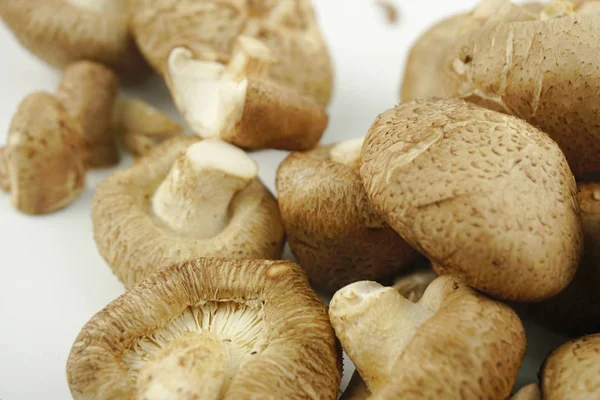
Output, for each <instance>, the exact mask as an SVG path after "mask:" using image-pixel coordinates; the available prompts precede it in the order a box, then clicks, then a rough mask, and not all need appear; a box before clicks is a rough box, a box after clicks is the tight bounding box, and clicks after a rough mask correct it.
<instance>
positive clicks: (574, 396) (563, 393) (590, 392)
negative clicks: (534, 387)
mask: <svg viewBox="0 0 600 400" xmlns="http://www.w3.org/2000/svg"><path fill="white" fill-rule="evenodd" d="M540 375H541V384H540V386H541V389H542V395H543V398H544V400H563V399H569V400H591V399H598V398H600V334H595V335H589V336H584V337H582V338H579V339H576V340H572V341H569V342H567V343H565V344H563V345H561V346H559V347H558V348H557V349H556V350H554V351H553V352H552V354H550V356H548V358H547V359H546V361H545V362H544V365H543V366H542V369H541V371H540Z"/></svg>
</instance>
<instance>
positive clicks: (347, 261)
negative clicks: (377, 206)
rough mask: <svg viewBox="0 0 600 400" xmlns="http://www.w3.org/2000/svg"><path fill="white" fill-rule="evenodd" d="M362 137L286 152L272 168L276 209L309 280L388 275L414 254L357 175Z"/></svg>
mask: <svg viewBox="0 0 600 400" xmlns="http://www.w3.org/2000/svg"><path fill="white" fill-rule="evenodd" d="M361 145H362V138H360V139H353V140H350V141H347V142H342V143H339V144H337V145H333V146H326V147H320V148H317V149H315V150H313V151H309V152H306V153H292V154H291V155H289V156H288V157H287V158H286V159H285V160H284V161H283V163H281V165H280V166H279V168H278V170H277V180H276V185H277V195H278V202H279V209H280V210H281V216H282V218H283V223H284V225H285V228H286V232H287V235H288V242H289V244H290V247H291V250H292V252H293V253H294V255H295V256H296V259H297V260H298V262H299V263H300V265H302V266H303V267H304V268H305V269H306V271H307V273H308V277H309V278H310V279H311V281H312V282H313V284H315V285H316V286H319V287H322V288H324V289H327V290H332V291H333V290H337V289H339V288H340V287H342V286H344V285H347V284H349V283H352V282H356V281H359V280H364V279H373V280H375V279H382V278H390V277H393V276H394V275H396V274H397V273H398V271H400V270H402V269H404V268H406V267H408V266H409V265H410V264H411V263H412V262H413V261H415V260H416V258H417V257H418V254H417V253H416V251H414V250H413V249H412V248H411V247H410V246H409V245H408V244H407V243H406V242H405V241H404V240H403V239H402V238H401V237H400V236H399V235H398V234H397V233H396V232H395V231H394V230H392V229H391V228H390V227H389V226H387V225H386V224H385V223H384V221H383V220H382V219H381V218H380V217H379V216H378V215H377V214H376V213H375V211H374V209H373V207H372V206H371V204H370V202H369V200H368V198H367V195H366V193H365V190H364V188H363V186H362V183H361V181H360V176H359V175H358V170H357V166H358V163H359V159H360V157H359V156H360V149H361Z"/></svg>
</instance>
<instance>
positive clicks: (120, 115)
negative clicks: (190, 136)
mask: <svg viewBox="0 0 600 400" xmlns="http://www.w3.org/2000/svg"><path fill="white" fill-rule="evenodd" d="M112 127H113V129H114V130H115V131H116V135H117V136H119V137H120V138H121V140H122V141H123V144H124V145H125V148H127V150H128V151H130V152H131V153H132V154H133V155H135V156H143V155H146V154H148V153H149V152H150V150H152V149H153V148H154V147H156V146H157V145H159V144H160V143H162V142H164V141H165V140H167V139H169V138H172V137H174V136H178V135H180V134H181V133H183V127H182V126H181V125H179V124H178V123H177V122H175V121H173V120H172V119H171V118H169V117H168V116H167V115H165V114H164V113H162V112H161V111H160V110H158V109H156V108H154V107H152V106H150V105H149V104H148V103H146V102H144V101H142V100H140V99H134V98H123V97H122V98H120V99H119V101H118V103H117V106H116V107H115V109H114V113H113V122H112Z"/></svg>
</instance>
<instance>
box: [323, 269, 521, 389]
mask: <svg viewBox="0 0 600 400" xmlns="http://www.w3.org/2000/svg"><path fill="white" fill-rule="evenodd" d="M329 317H330V319H331V324H332V325H333V328H334V330H335V333H336V335H337V336H338V338H339V339H340V341H341V343H342V346H343V347H344V350H345V351H346V353H347V354H348V356H349V357H350V358H351V359H352V361H353V362H354V364H355V365H356V368H357V370H358V371H359V372H360V374H361V376H362V377H363V379H364V380H365V382H366V383H367V385H368V387H369V389H370V390H371V391H372V392H373V395H372V397H371V398H373V399H402V398H440V399H454V398H506V397H508V395H509V394H510V391H511V389H512V387H513V384H514V382H515V380H516V377H517V372H518V370H519V367H520V365H521V361H522V359H523V355H524V353H525V332H524V330H523V325H522V324H521V321H520V320H519V318H518V316H517V315H516V313H515V312H514V311H513V310H512V309H510V308H509V307H508V306H506V305H504V304H502V303H499V302H496V301H493V300H490V299H488V298H486V297H484V296H483V295H481V294H479V293H477V292H476V291H474V290H473V289H471V288H469V287H468V286H467V285H465V284H463V283H462V282H460V281H459V280H457V279H455V278H452V277H446V276H442V277H439V278H437V279H436V280H435V281H433V282H432V283H431V285H429V287H428V288H427V290H426V291H425V294H424V295H423V297H422V298H421V299H420V300H419V301H418V302H417V303H412V302H410V301H408V300H406V299H405V298H403V297H402V296H401V295H400V294H399V293H398V292H397V291H396V290H395V289H393V288H384V287H382V286H380V285H378V284H376V283H374V282H356V283H353V284H351V285H348V286H346V287H345V288H343V289H341V290H339V291H338V292H337V293H336V294H335V295H334V296H333V298H332V299H331V303H330V305H329ZM424 382H426V384H424Z"/></svg>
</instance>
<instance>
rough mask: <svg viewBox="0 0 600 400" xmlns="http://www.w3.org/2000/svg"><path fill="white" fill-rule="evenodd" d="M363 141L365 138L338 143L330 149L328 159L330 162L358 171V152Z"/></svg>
mask: <svg viewBox="0 0 600 400" xmlns="http://www.w3.org/2000/svg"><path fill="white" fill-rule="evenodd" d="M364 141H365V138H364V137H361V138H356V139H350V140H345V141H343V142H340V143H338V144H336V145H335V146H333V147H332V148H331V150H330V152H329V158H330V159H331V161H334V162H336V163H340V164H344V165H347V166H349V167H351V168H354V169H356V170H358V168H359V167H360V152H361V150H362V145H363V142H364Z"/></svg>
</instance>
